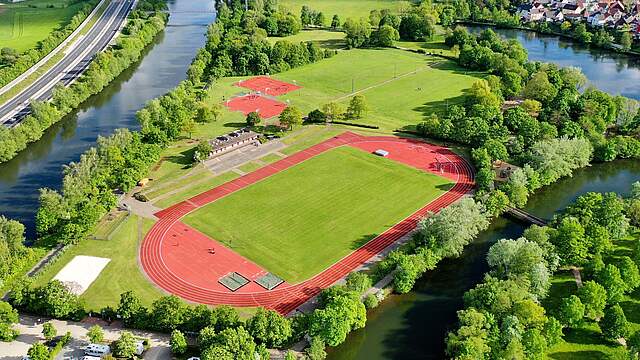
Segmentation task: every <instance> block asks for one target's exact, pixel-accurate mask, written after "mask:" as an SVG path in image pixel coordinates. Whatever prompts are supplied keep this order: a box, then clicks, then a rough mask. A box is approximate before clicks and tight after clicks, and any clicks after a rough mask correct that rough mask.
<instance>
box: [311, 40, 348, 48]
mask: <svg viewBox="0 0 640 360" xmlns="http://www.w3.org/2000/svg"><path fill="white" fill-rule="evenodd" d="M312 42H313V43H315V44H316V45H318V46H319V47H321V48H325V49H331V50H339V49H344V48H345V47H347V43H346V42H345V41H344V39H327V40H314V41H312Z"/></svg>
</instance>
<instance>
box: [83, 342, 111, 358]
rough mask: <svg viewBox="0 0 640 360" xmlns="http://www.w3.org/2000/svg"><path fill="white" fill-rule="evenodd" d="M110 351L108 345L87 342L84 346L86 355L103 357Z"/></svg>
mask: <svg viewBox="0 0 640 360" xmlns="http://www.w3.org/2000/svg"><path fill="white" fill-rule="evenodd" d="M110 352H111V348H110V347H109V345H102V344H89V345H87V347H86V348H84V354H85V355H88V356H97V357H103V356H105V355H107V354H109V353H110Z"/></svg>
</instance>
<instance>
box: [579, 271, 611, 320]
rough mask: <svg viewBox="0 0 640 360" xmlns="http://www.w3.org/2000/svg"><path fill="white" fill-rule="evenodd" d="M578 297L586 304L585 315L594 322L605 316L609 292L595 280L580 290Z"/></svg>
mask: <svg viewBox="0 0 640 360" xmlns="http://www.w3.org/2000/svg"><path fill="white" fill-rule="evenodd" d="M578 297H580V300H581V301H582V303H583V304H584V308H585V311H584V315H585V316H586V317H588V318H589V319H592V320H598V319H599V318H601V317H602V316H603V315H604V307H605V306H606V305H607V291H606V290H605V289H604V287H603V286H602V285H600V284H598V283H597V282H595V281H593V280H589V281H587V282H585V283H584V285H583V286H582V287H581V288H580V289H578Z"/></svg>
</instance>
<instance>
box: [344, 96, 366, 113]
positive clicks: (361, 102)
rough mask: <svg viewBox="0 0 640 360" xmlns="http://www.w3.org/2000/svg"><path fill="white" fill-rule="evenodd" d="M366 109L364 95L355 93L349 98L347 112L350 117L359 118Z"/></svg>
mask: <svg viewBox="0 0 640 360" xmlns="http://www.w3.org/2000/svg"><path fill="white" fill-rule="evenodd" d="M366 111H367V99H366V98H365V97H364V95H361V94H356V95H354V96H353V97H352V98H351V100H349V107H348V108H347V114H348V116H349V117H350V118H352V119H359V118H361V117H362V116H363V115H364V113H365V112H366Z"/></svg>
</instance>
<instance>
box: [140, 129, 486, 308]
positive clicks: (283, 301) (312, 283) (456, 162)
mask: <svg viewBox="0 0 640 360" xmlns="http://www.w3.org/2000/svg"><path fill="white" fill-rule="evenodd" d="M376 142H386V143H399V144H402V145H404V146H406V144H412V145H414V146H416V145H417V146H420V147H423V148H426V149H429V150H431V151H432V152H434V153H437V154H440V155H441V156H443V157H445V158H446V159H447V162H448V163H449V164H451V165H453V167H454V168H453V169H449V170H453V171H454V172H455V180H456V184H455V185H454V186H453V187H452V188H451V189H450V190H449V191H448V192H446V193H444V194H442V195H441V196H440V197H438V198H436V199H434V200H433V201H431V202H430V203H429V204H427V205H425V206H424V207H422V208H421V209H419V210H417V211H416V212H414V213H413V214H411V215H410V216H408V217H407V218H405V219H404V220H402V221H400V222H399V223H397V224H396V225H394V226H393V227H391V228H389V229H388V230H387V231H385V232H383V233H382V234H380V235H378V236H377V237H375V238H374V239H372V240H370V241H369V242H367V243H366V244H364V245H363V246H361V247H360V248H358V249H356V250H355V251H353V252H351V253H350V254H349V255H347V256H345V257H344V258H342V259H340V260H338V261H337V262H336V263H335V264H333V265H331V266H329V267H328V268H327V269H325V270H324V271H322V272H321V273H319V274H317V275H315V276H314V277H312V278H311V279H309V280H306V281H303V282H302V283H299V284H295V285H289V286H285V287H278V288H276V289H274V290H271V291H268V290H264V291H258V292H245V293H230V292H223V291H217V290H213V289H207V288H203V287H198V286H195V285H193V284H191V283H190V282H189V281H188V279H183V278H180V277H179V276H177V275H176V274H174V273H173V272H172V271H171V269H170V268H169V267H168V266H167V264H166V263H165V262H164V259H163V257H162V252H161V245H162V242H163V241H164V239H165V237H166V235H167V233H168V232H169V230H170V229H171V228H172V227H173V225H174V224H176V223H177V222H178V221H179V219H180V218H182V217H183V216H185V215H186V214H188V213H190V212H191V211H194V210H196V209H197V208H198V207H201V206H204V205H206V204H208V203H210V202H212V201H216V200H218V199H220V198H222V197H224V196H226V195H228V194H230V193H232V192H229V191H228V190H227V191H222V192H221V191H219V190H218V188H214V189H211V190H209V191H207V192H204V193H202V194H199V195H197V196H195V197H193V198H191V199H189V200H188V201H189V202H187V203H186V204H185V202H183V203H179V204H176V205H174V206H172V207H170V208H168V209H165V210H162V211H160V212H158V213H157V214H156V215H157V216H158V217H160V220H159V221H158V222H157V223H156V224H154V226H153V227H152V229H151V230H150V231H149V233H147V235H146V236H145V239H144V241H143V244H142V246H141V248H140V262H141V264H142V267H143V269H144V270H145V272H146V274H147V276H148V277H149V278H150V279H151V280H152V281H153V282H154V283H155V284H156V285H157V286H159V287H160V288H162V289H164V290H165V291H167V292H169V293H172V294H175V295H177V296H179V297H182V298H184V299H186V300H189V301H193V302H198V303H203V304H210V305H220V304H228V305H233V306H256V305H258V306H264V307H267V308H271V309H275V310H277V311H279V312H280V313H282V314H288V313H290V312H291V311H293V310H294V309H295V308H297V307H298V306H300V305H301V304H303V303H304V302H306V301H307V300H308V299H309V298H311V297H313V296H315V295H317V294H318V293H319V292H320V291H321V290H322V289H323V288H326V287H328V286H330V285H331V284H333V283H335V282H336V281H338V280H339V279H341V278H342V277H344V276H346V275H347V274H348V273H349V272H351V271H353V270H354V269H356V268H358V267H359V266H361V265H362V264H363V263H365V262H366V261H368V260H369V259H370V258H372V257H373V256H375V255H377V254H378V253H380V252H381V251H382V250H384V249H385V248H387V247H388V246H389V245H391V244H393V243H394V242H396V241H397V240H398V239H400V238H402V237H403V236H405V235H406V234H408V233H409V232H411V231H413V229H415V227H416V225H417V224H418V221H419V220H420V219H421V218H422V217H423V216H425V215H426V214H427V213H428V212H430V211H431V212H438V211H439V210H440V209H442V208H443V207H446V206H448V205H450V204H451V203H453V202H455V201H457V200H458V199H460V198H461V197H462V196H464V195H466V194H467V193H469V192H470V191H471V190H472V189H473V185H474V184H473V170H472V169H471V166H470V165H469V164H468V163H467V161H466V160H464V159H463V158H461V157H460V156H458V155H457V154H455V153H453V152H452V151H451V150H449V149H446V148H441V147H438V146H435V145H431V144H428V143H424V142H421V141H418V140H412V139H403V138H396V137H389V136H386V137H385V136H376V137H365V136H360V135H357V134H354V133H350V132H345V133H343V134H341V135H339V136H337V137H334V138H331V139H329V140H326V141H325V142H322V143H320V144H317V145H314V146H312V147H311V148H308V149H305V150H303V151H300V152H298V153H295V154H293V155H291V156H289V157H286V158H283V159H282V160H281V161H278V162H276V163H274V164H278V163H280V162H281V164H282V165H285V166H283V167H282V168H280V167H279V166H275V167H274V166H272V165H274V164H270V165H268V166H265V167H264V168H261V169H258V170H256V171H254V172H252V173H249V174H247V175H245V176H242V177H240V178H238V179H236V180H232V181H231V182H233V185H237V183H239V182H242V183H246V185H244V186H243V187H245V186H249V185H251V184H253V183H256V182H258V181H261V180H263V179H265V178H267V177H269V176H271V175H273V174H275V173H277V172H279V171H282V170H285V169H288V168H290V167H292V166H294V165H296V164H298V163H300V162H302V161H305V160H307V159H309V158H311V157H314V156H316V155H318V154H320V153H323V152H325V151H327V150H329V149H333V148H335V147H338V146H342V145H346V144H348V145H357V144H361V145H362V144H365V143H376ZM356 147H357V146H356ZM308 150H311V151H308ZM405 160H407V159H405ZM402 162H404V161H402ZM405 164H406V162H405ZM412 166H414V167H417V166H415V165H412ZM421 169H422V170H426V171H429V170H428V169H424V168H421ZM451 175H454V174H453V173H451ZM231 182H230V183H231ZM227 184H228V183H227ZM224 185H225V184H223V185H221V186H224ZM235 191H237V190H235ZM195 198H198V199H197V200H196V199H195ZM192 204H197V205H198V206H193V205H192Z"/></svg>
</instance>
